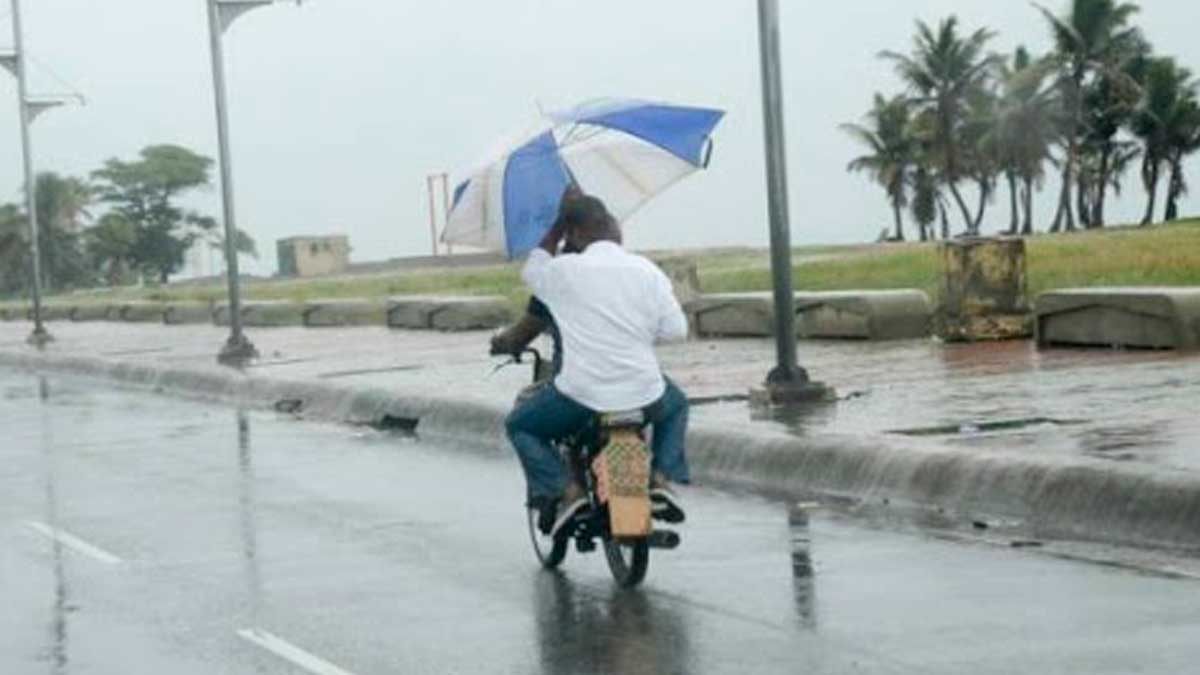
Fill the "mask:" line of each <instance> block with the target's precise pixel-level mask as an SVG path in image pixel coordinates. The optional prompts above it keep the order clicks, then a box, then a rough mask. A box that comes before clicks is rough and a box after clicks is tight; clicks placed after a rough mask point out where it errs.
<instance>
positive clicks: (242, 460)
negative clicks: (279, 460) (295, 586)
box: [235, 408, 263, 626]
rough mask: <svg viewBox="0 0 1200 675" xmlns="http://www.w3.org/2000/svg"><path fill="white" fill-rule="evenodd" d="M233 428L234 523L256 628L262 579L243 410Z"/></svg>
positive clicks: (252, 623) (247, 425)
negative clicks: (235, 511) (236, 479)
mask: <svg viewBox="0 0 1200 675" xmlns="http://www.w3.org/2000/svg"><path fill="white" fill-rule="evenodd" d="M235 428H236V429H237V467H238V473H237V476H238V486H237V487H238V489H237V495H238V524H239V526H240V529H241V539H242V564H243V567H244V570H245V575H246V597H247V598H248V600H249V608H248V610H249V611H248V616H249V620H250V624H249V625H250V626H258V625H259V623H260V619H261V616H262V603H263V580H262V568H261V565H260V563H259V558H258V527H257V523H256V520H255V510H256V509H255V502H254V464H253V462H252V457H251V452H250V416H249V414H247V412H246V410H245V409H244V408H238V409H237V412H236V413H235Z"/></svg>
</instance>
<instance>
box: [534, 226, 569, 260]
mask: <svg viewBox="0 0 1200 675" xmlns="http://www.w3.org/2000/svg"><path fill="white" fill-rule="evenodd" d="M566 235H567V228H566V226H565V225H563V223H562V221H561V220H556V221H555V222H554V226H553V227H551V228H550V231H549V232H546V236H544V237H542V241H541V243H539V244H538V246H539V247H541V248H542V250H544V251H545V252H546V253H549V254H550V255H557V254H558V245H559V243H561V242H562V240H563V237H565V236H566Z"/></svg>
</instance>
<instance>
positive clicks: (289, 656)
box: [237, 628, 354, 675]
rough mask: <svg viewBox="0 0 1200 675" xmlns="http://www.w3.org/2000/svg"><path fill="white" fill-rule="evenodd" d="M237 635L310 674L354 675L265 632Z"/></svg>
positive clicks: (246, 630)
mask: <svg viewBox="0 0 1200 675" xmlns="http://www.w3.org/2000/svg"><path fill="white" fill-rule="evenodd" d="M237 634H238V636H240V637H241V638H242V639H243V640H246V641H248V642H252V643H254V644H256V645H258V646H259V647H262V648H263V649H265V650H267V651H269V652H271V653H273V654H275V655H276V656H279V657H281V658H283V659H285V660H287V661H291V662H292V663H293V664H295V665H297V666H300V667H301V668H303V669H305V670H307V671H308V672H310V673H316V675H354V674H353V673H351V672H350V671H348V670H343V669H341V668H338V667H337V666H335V665H333V664H332V663H330V662H328V661H326V660H325V659H322V658H321V657H319V656H316V655H314V654H309V653H308V652H306V651H304V650H303V649H301V648H299V647H297V646H296V645H294V644H292V643H290V642H288V641H287V640H284V639H283V638H281V637H279V636H277V635H272V634H270V633H268V632H267V631H265V630H261V629H258V628H244V629H242V630H239V631H237Z"/></svg>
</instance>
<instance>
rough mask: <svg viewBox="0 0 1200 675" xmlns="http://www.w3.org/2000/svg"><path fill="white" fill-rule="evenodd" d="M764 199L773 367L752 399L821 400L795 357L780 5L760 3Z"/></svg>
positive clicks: (819, 388) (823, 392)
mask: <svg viewBox="0 0 1200 675" xmlns="http://www.w3.org/2000/svg"><path fill="white" fill-rule="evenodd" d="M758 42H759V53H760V56H761V71H762V96H763V131H764V141H765V145H766V165H767V200H768V208H769V211H770V220H771V278H772V281H773V287H774V295H775V353H776V365H775V368H774V369H773V370H772V371H771V372H770V373H769V374H768V375H767V380H766V383H765V384H764V386H763V389H761V390H758V391H756V392H754V393H755V396H754V398H755V399H756V400H760V401H762V402H764V403H768V404H786V403H797V402H804V401H817V400H824V399H826V398H828V397H829V396H830V393H831V392H830V390H829V389H828V388H827V387H826V386H825V385H823V384H821V383H820V382H814V381H812V380H811V379H809V376H808V371H806V370H805V369H804V368H802V367H800V365H799V363H798V360H797V357H796V303H795V293H794V290H793V287H792V242H791V222H790V216H789V214H788V180H787V153H786V150H787V147H786V145H785V143H784V133H783V129H784V124H783V76H782V73H781V71H782V67H781V65H780V56H779V1H778V0H758Z"/></svg>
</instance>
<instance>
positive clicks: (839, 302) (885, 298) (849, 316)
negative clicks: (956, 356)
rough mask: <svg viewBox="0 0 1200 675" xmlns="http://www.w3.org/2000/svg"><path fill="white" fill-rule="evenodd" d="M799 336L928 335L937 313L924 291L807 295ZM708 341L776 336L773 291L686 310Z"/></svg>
mask: <svg viewBox="0 0 1200 675" xmlns="http://www.w3.org/2000/svg"><path fill="white" fill-rule="evenodd" d="M795 309H796V335H797V337H801V338H815V339H857V340H897V339H906V338H921V337H926V336H928V335H929V333H930V318H931V316H932V313H933V309H932V305H931V303H930V301H929V296H927V295H926V294H925V293H924V292H922V291H919V290H896V291H853V290H851V291H828V292H814V291H807V292H802V293H797V294H796V295H795ZM685 311H686V312H687V314H688V316H689V318H690V320H691V322H692V328H693V330H694V332H695V333H696V334H697V335H700V336H703V337H767V336H770V335H774V333H775V303H774V296H772V294H771V293H765V292H764V293H724V294H717V295H706V296H702V297H701V298H699V299H697V300H695V301H693V302H690V303H688V304H687V305H686V306H685Z"/></svg>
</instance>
